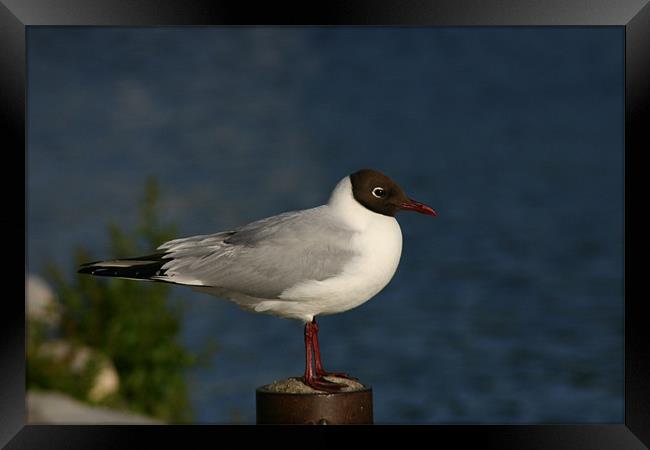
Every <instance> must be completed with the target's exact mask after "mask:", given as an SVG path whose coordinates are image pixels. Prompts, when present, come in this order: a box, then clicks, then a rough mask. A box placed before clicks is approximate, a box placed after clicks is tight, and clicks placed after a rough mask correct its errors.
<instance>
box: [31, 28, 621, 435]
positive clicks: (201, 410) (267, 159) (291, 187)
mask: <svg viewBox="0 0 650 450" xmlns="http://www.w3.org/2000/svg"><path fill="white" fill-rule="evenodd" d="M28 39H29V40H28V45H29V54H28V64H29V92H28V108H29V111H28V121H29V122H28V125H29V132H28V180H27V181H28V202H27V206H28V211H27V213H28V230H27V231H28V258H29V259H28V268H29V270H30V271H33V272H36V273H42V271H43V268H44V264H45V262H46V261H48V260H54V261H57V262H59V263H60V264H64V265H67V266H68V267H69V269H70V273H72V272H73V270H74V267H73V260H72V256H71V253H72V249H73V247H74V246H75V245H76V244H83V245H84V246H87V247H88V248H90V249H91V250H92V252H93V253H94V254H95V255H96V256H97V257H99V258H101V257H102V256H104V255H106V253H107V252H108V249H107V233H106V224H107V223H109V222H113V223H120V224H122V225H124V226H126V227H129V226H133V225H134V224H135V223H136V220H137V204H138V199H139V197H140V196H141V193H142V189H143V184H144V179H145V177H146V176H147V175H156V176H157V177H158V179H159V180H160V181H161V182H162V195H163V199H162V205H163V209H164V217H165V218H166V219H168V220H170V221H173V222H176V223H178V224H179V229H180V230H181V235H183V236H188V235H192V234H205V233H210V232H216V231H220V230H223V229H228V228H230V227H234V226H237V225H240V224H243V223H246V222H248V221H251V220H254V219H258V218H261V217H265V216H268V215H271V214H275V213H279V212H282V211H287V210H292V209H301V208H308V207H312V206H316V205H318V204H321V203H323V202H325V201H326V199H327V197H328V195H329V192H330V190H331V189H332V187H333V186H334V185H335V184H336V182H337V181H338V180H339V179H340V178H342V177H343V176H345V175H346V174H348V173H350V172H352V171H354V170H356V169H358V168H362V167H373V168H377V169H379V170H382V171H384V172H386V173H387V174H389V175H390V176H391V177H392V178H393V179H395V180H396V181H397V182H399V183H400V184H401V186H402V187H403V188H404V189H405V190H406V191H407V192H408V193H409V194H410V195H411V196H412V197H413V198H415V199H418V200H420V201H422V202H425V203H427V204H429V205H431V206H432V207H434V208H435V209H436V210H437V211H438V212H439V216H438V217H437V218H435V219H432V218H430V217H426V216H422V215H418V214H408V213H405V214H402V215H400V216H399V217H398V219H399V221H400V224H401V227H402V231H403V234H404V249H403V254H402V260H401V263H400V266H399V268H398V271H397V273H396V275H395V277H394V278H393V280H392V282H391V283H390V284H389V285H388V286H387V287H386V288H385V289H384V290H383V291H382V292H381V293H380V294H379V295H377V296H376V297H375V298H374V299H372V300H371V301H370V302H368V303H366V304H364V305H362V306H361V307H359V308H357V309H355V310H352V311H349V312H347V313H344V314H340V315H336V316H330V317H324V318H322V319H321V320H320V328H321V345H322V347H323V353H324V360H325V364H326V367H328V368H330V369H332V370H344V371H347V372H348V373H351V374H353V375H356V376H357V377H359V378H360V379H361V380H362V381H363V382H365V383H367V384H370V385H372V386H373V389H374V396H375V397H374V400H375V419H376V422H378V423H405V422H409V423H412V422H415V423H458V422H480V423H522V422H621V421H622V420H623V202H622V200H623V31H622V29H617V28H510V29H509V28H464V29H463V28H456V29H455V28H438V29H436V28H431V29H427V28H386V29H383V28H359V29H354V28H295V29H294V28H192V29H190V28H186V29H175V28H165V29H129V28H120V29H105V28H104V29H91V28H64V29H56V28H29V31H28ZM173 292H174V296H175V298H176V299H177V301H180V302H182V303H183V304H184V305H185V311H186V316H185V319H184V329H183V341H184V342H185V343H186V344H187V345H188V346H189V347H190V348H194V349H197V348H200V347H201V346H202V345H203V343H204V342H205V341H206V340H208V339H214V340H216V341H217V342H218V343H219V351H218V352H217V353H216V354H215V356H214V360H213V364H212V366H211V367H209V368H205V369H200V370H196V371H193V372H192V373H191V374H190V383H191V384H190V386H191V394H192V403H193V408H194V412H195V415H196V420H197V422H202V423H206V422H210V423H231V422H244V423H252V422H254V420H255V413H254V407H255V405H254V390H255V388H256V387H257V386H260V385H262V384H266V383H268V382H270V381H272V380H274V379H278V378H283V377H286V376H292V375H299V374H301V373H302V370H303V351H304V348H303V342H302V329H301V325H300V324H299V323H297V322H293V321H288V320H281V319H278V318H275V317H270V316H261V315H254V314H251V313H247V312H243V311H240V310H239V309H237V308H236V307H235V306H233V305H231V304H229V303H226V302H223V301H220V300H217V299H214V298H212V297H209V296H205V295H201V294H196V293H192V292H191V291H189V290H187V289H184V288H182V287H174V291H173Z"/></svg>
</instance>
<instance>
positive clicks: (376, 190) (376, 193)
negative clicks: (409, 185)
mask: <svg viewBox="0 0 650 450" xmlns="http://www.w3.org/2000/svg"><path fill="white" fill-rule="evenodd" d="M372 195H374V196H375V197H377V198H383V197H384V196H385V195H386V191H385V190H384V188H381V187H376V188H373V189H372Z"/></svg>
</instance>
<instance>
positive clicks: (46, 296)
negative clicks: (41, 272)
mask: <svg viewBox="0 0 650 450" xmlns="http://www.w3.org/2000/svg"><path fill="white" fill-rule="evenodd" d="M25 295H26V303H27V317H28V318H30V319H35V320H39V321H43V322H45V323H48V324H51V325H56V324H57V323H58V321H59V319H60V314H59V311H58V306H59V305H58V304H57V303H56V301H55V297H54V292H53V291H52V288H50V286H49V285H48V284H47V282H46V281H45V280H44V279H42V278H41V277H39V276H38V275H33V274H25Z"/></svg>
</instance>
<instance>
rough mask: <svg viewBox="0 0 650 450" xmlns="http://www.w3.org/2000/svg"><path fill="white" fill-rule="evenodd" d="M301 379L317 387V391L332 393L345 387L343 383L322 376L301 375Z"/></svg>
mask: <svg viewBox="0 0 650 450" xmlns="http://www.w3.org/2000/svg"><path fill="white" fill-rule="evenodd" d="M300 381H302V382H303V383H304V384H306V385H307V386H309V387H310V388H312V389H316V390H317V391H325V392H329V393H330V394H332V393H335V392H338V391H340V390H341V388H342V387H343V385H341V384H338V383H334V382H332V381H328V380H326V379H325V378H323V377H321V376H319V377H313V378H306V377H301V378H300Z"/></svg>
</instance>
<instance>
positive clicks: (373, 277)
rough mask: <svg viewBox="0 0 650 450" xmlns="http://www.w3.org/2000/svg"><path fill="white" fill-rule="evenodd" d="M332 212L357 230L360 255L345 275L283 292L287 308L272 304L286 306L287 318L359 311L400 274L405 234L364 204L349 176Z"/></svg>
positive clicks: (337, 192)
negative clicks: (395, 275)
mask: <svg viewBox="0 0 650 450" xmlns="http://www.w3.org/2000/svg"><path fill="white" fill-rule="evenodd" d="M328 208H330V209H331V213H332V214H334V215H336V216H338V217H339V218H340V219H341V220H342V221H344V222H345V223H346V224H347V226H349V227H350V228H351V229H353V230H354V231H355V235H354V237H353V238H352V240H351V242H350V245H351V247H352V249H353V250H355V251H356V252H357V253H358V254H359V256H357V257H355V258H353V259H352V260H351V261H350V262H349V263H348V264H346V266H345V267H344V268H343V269H342V272H341V273H340V274H339V275H337V276H335V277H332V278H329V279H326V280H322V281H315V280H311V281H306V282H304V283H300V284H298V285H296V286H293V287H291V288H290V289H287V290H286V291H285V292H283V293H282V295H281V296H280V297H281V298H282V299H283V300H285V301H283V302H281V303H283V305H280V304H274V305H270V304H269V305H268V306H273V307H274V308H275V307H280V306H282V310H283V311H282V312H280V311H277V312H278V313H280V314H282V315H284V316H291V317H294V318H299V317H300V318H302V320H305V321H308V320H311V318H313V316H316V315H326V314H335V313H339V312H343V311H347V310H349V309H352V308H355V307H357V306H359V305H361V304H362V303H365V302H366V301H368V300H369V299H370V298H372V297H373V296H374V295H376V294H377V293H378V292H379V291H381V290H382V289H383V288H384V287H385V286H386V285H387V284H388V282H389V281H390V280H391V279H392V278H393V275H394V274H395V271H396V270H397V265H398V264H399V260H400V257H401V254H402V232H401V229H400V226H399V224H398V223H397V220H395V218H394V217H389V216H384V215H381V214H377V213H374V212H372V211H370V210H368V209H366V208H365V207H363V206H362V205H361V204H359V203H358V202H357V201H356V200H355V199H354V197H353V196H352V188H351V183H350V181H349V178H347V177H346V178H344V179H343V180H342V181H341V182H340V183H339V184H338V185H337V187H336V189H335V190H334V192H333V194H332V197H331V199H330V202H329V203H328ZM274 308H273V309H274ZM269 312H270V311H269Z"/></svg>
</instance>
